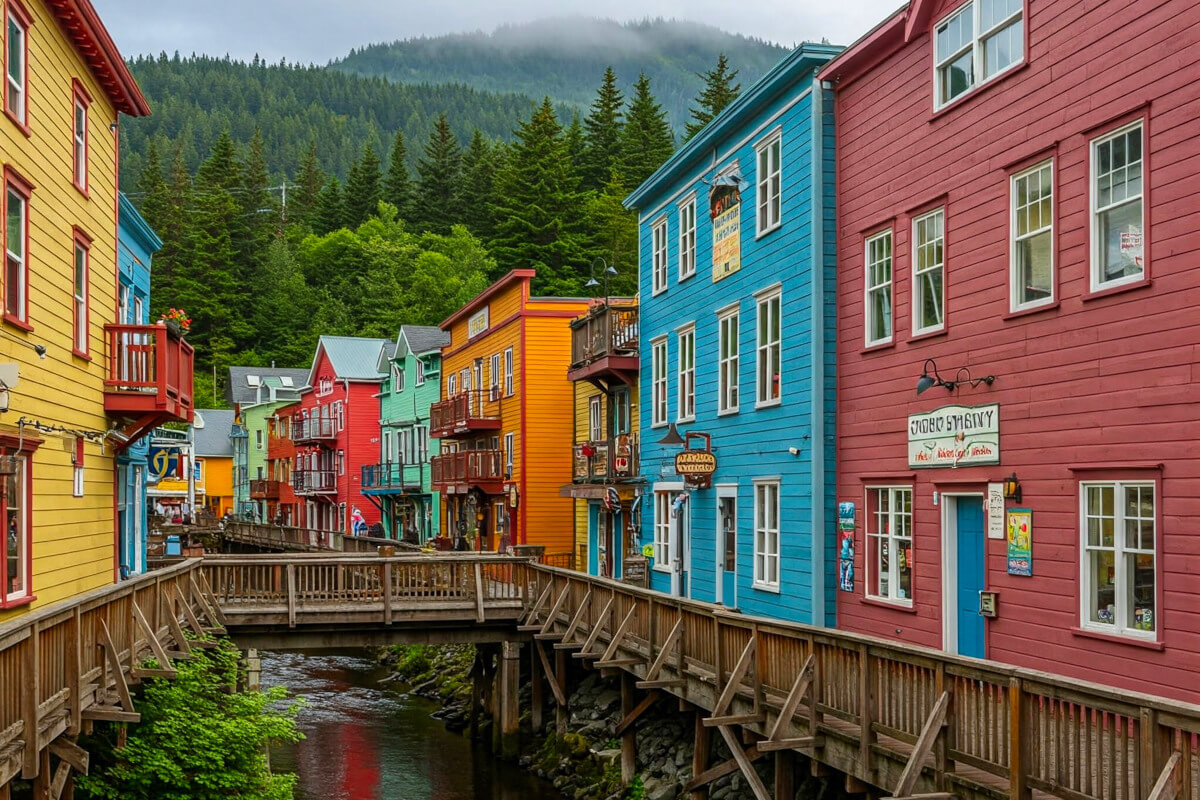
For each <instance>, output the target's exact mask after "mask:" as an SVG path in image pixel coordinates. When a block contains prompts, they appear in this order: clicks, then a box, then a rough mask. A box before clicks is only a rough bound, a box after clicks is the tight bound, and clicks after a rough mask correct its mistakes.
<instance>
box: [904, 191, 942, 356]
mask: <svg viewBox="0 0 1200 800" xmlns="http://www.w3.org/2000/svg"><path fill="white" fill-rule="evenodd" d="M934 218H937V219H938V220H939V229H938V230H939V233H938V235H937V236H936V237H934V238H932V239H929V240H927V241H924V242H922V241H921V240H919V239H918V238H917V231H918V230H919V229H920V228H921V226H922V224H923V223H925V222H926V221H928V220H932V219H934ZM911 241H912V293H911V296H912V332H913V336H921V335H923V334H926V333H935V332H937V331H942V330H945V329H946V208H945V206H942V207H939V208H935V209H933V210H931V211H927V212H925V213H924V214H921V215H919V216H916V217H913V221H912V240H911ZM935 242H936V244H935ZM935 247H937V248H940V253H941V255H940V258H939V259H938V261H937V262H936V263H934V262H930V264H934V265H933V266H930V265H929V264H926V265H925V267H924V268H923V269H922V268H920V261H921V249H922V248H928V249H929V252H930V254H932V253H933V252H934V249H933V248H935ZM935 272H936V273H939V274H940V275H941V286H942V290H941V297H939V298H938V308H939V309H940V312H939V317H938V321H937V323H935V324H933V325H924V326H922V325H921V307H922V306H923V305H924V298H925V291H924V288H923V287H924V286H925V281H924V278H925V276H926V275H932V274H934V273H935Z"/></svg>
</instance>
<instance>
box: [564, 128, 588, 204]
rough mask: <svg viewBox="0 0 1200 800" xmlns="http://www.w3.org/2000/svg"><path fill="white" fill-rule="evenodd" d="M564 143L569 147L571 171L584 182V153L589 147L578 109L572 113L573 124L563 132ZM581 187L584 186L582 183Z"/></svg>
mask: <svg viewBox="0 0 1200 800" xmlns="http://www.w3.org/2000/svg"><path fill="white" fill-rule="evenodd" d="M563 144H564V145H565V146H566V148H567V165H568V166H569V167H570V168H571V171H572V172H574V173H575V177H576V178H577V179H579V180H580V181H581V182H582V179H583V170H582V169H581V165H582V164H583V153H584V150H585V149H586V147H587V144H586V142H585V141H584V137H583V126H582V125H581V124H579V112H578V111H576V112H575V113H574V114H573V115H571V124H570V125H568V126H567V130H566V132H565V133H563ZM581 188H586V187H582V183H581Z"/></svg>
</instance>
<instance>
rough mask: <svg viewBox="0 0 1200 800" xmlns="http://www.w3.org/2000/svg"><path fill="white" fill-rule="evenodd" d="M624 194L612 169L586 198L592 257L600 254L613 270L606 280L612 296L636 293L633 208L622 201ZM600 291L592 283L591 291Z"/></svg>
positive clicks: (636, 264)
mask: <svg viewBox="0 0 1200 800" xmlns="http://www.w3.org/2000/svg"><path fill="white" fill-rule="evenodd" d="M628 194H629V190H628V189H627V188H626V186H625V184H624V182H623V181H622V180H621V173H620V172H618V171H617V170H613V172H612V175H611V177H610V178H609V181H608V183H607V184H605V186H604V191H602V192H600V193H598V194H595V195H593V196H592V197H591V198H590V199H589V200H588V202H587V210H586V218H587V227H588V232H589V235H590V244H591V251H592V257H593V258H595V257H596V256H600V257H601V258H603V259H604V260H605V262H606V263H607V264H608V265H609V266H610V267H612V268H613V269H615V270H616V271H617V274H616V275H614V276H613V277H612V278H611V279H610V280H609V282H608V292H609V294H610V295H612V296H621V295H627V296H632V295H634V294H637V282H638V250H637V247H638V221H637V212H636V211H630V210H628V209H626V208H625V206H624V205H623V201H624V200H625V197H626V196H627V195H628ZM602 291H604V290H603V288H602V287H596V288H595V290H594V293H595V294H599V293H600V292H602Z"/></svg>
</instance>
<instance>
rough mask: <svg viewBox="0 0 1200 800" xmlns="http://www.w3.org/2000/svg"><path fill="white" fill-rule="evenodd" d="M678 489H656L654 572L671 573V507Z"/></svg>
mask: <svg viewBox="0 0 1200 800" xmlns="http://www.w3.org/2000/svg"><path fill="white" fill-rule="evenodd" d="M677 494H679V490H678V489H662V488H659V487H655V489H654V570H655V571H656V572H670V571H671V523H672V522H673V520H672V518H671V507H672V505H673V504H674V502H675V495H677Z"/></svg>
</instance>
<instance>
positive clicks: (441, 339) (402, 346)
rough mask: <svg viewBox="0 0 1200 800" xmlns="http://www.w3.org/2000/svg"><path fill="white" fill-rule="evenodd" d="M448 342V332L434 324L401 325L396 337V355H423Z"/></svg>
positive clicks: (440, 347) (436, 349)
mask: <svg viewBox="0 0 1200 800" xmlns="http://www.w3.org/2000/svg"><path fill="white" fill-rule="evenodd" d="M449 344H450V334H449V333H447V332H446V331H444V330H442V329H441V328H439V327H437V326H436V325H401V326H400V335H399V336H397V337H396V357H402V356H406V355H408V354H409V353H412V354H413V355H418V356H423V355H425V354H426V353H432V352H435V351H440V350H441V349H442V348H443V347H446V346H447V345H449Z"/></svg>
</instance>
